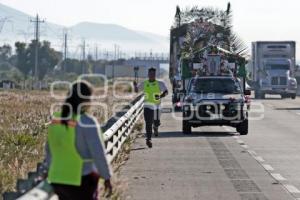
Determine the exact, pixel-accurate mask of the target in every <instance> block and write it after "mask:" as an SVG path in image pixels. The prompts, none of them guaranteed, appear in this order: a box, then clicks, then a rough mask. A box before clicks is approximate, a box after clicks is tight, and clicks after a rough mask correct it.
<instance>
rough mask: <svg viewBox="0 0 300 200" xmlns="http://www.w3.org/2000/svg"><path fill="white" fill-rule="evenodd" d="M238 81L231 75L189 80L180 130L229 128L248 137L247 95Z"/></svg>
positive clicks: (188, 131) (247, 92) (186, 132)
mask: <svg viewBox="0 0 300 200" xmlns="http://www.w3.org/2000/svg"><path fill="white" fill-rule="evenodd" d="M249 95H251V91H250V90H245V92H243V90H242V87H241V85H240V83H239V81H238V79H237V78H235V77H232V76H206V77H195V78H193V79H191V80H190V82H189V86H188V90H187V92H186V95H185V97H184V101H183V107H182V113H183V118H182V131H183V133H185V134H190V133H191V132H192V127H200V126H231V127H235V128H236V130H237V132H239V133H240V134H241V135H247V134H248V108H247V98H246V96H249Z"/></svg>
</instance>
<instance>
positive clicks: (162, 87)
mask: <svg viewBox="0 0 300 200" xmlns="http://www.w3.org/2000/svg"><path fill="white" fill-rule="evenodd" d="M157 82H158V85H159V89H160V91H161V92H162V93H163V92H165V91H168V89H167V86H166V84H165V83H164V82H162V81H158V80H157ZM144 83H145V82H141V83H139V84H138V86H137V89H138V92H141V91H144ZM144 107H145V108H150V109H153V110H155V109H160V104H158V105H155V104H151V103H148V102H147V103H146V102H145V103H144Z"/></svg>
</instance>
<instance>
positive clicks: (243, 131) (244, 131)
mask: <svg viewBox="0 0 300 200" xmlns="http://www.w3.org/2000/svg"><path fill="white" fill-rule="evenodd" d="M236 131H237V132H239V133H240V134H241V135H248V119H245V120H244V121H243V122H242V123H240V124H239V125H238V126H237V127H236Z"/></svg>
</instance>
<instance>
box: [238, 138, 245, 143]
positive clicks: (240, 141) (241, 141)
mask: <svg viewBox="0 0 300 200" xmlns="http://www.w3.org/2000/svg"><path fill="white" fill-rule="evenodd" d="M236 141H237V143H239V144H245V143H244V141H243V140H240V139H238V140H236Z"/></svg>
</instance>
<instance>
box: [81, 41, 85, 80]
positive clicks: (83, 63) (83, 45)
mask: <svg viewBox="0 0 300 200" xmlns="http://www.w3.org/2000/svg"><path fill="white" fill-rule="evenodd" d="M85 67H86V66H85V40H83V44H82V74H84V73H85Z"/></svg>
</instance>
